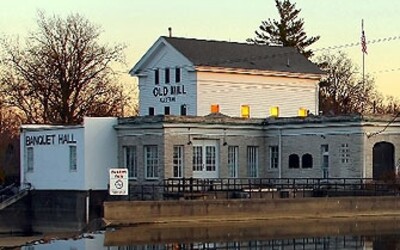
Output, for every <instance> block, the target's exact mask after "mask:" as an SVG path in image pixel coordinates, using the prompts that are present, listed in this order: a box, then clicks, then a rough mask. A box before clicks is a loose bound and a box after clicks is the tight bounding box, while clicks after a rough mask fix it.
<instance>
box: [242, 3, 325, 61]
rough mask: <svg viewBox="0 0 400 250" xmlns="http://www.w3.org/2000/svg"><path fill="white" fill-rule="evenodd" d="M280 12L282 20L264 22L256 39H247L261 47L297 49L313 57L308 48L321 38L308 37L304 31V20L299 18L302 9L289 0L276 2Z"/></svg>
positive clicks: (257, 32)
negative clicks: (275, 46)
mask: <svg viewBox="0 0 400 250" xmlns="http://www.w3.org/2000/svg"><path fill="white" fill-rule="evenodd" d="M275 3H276V7H277V9H278V12H279V16H280V20H275V19H274V20H271V19H268V20H267V21H262V23H261V25H260V27H259V28H260V30H256V31H255V33H256V37H255V38H249V39H247V41H248V42H252V43H255V44H259V45H282V46H285V47H295V48H297V50H298V51H299V52H300V53H302V54H303V55H304V56H306V57H307V58H309V57H310V56H312V55H313V53H312V51H311V50H306V48H307V47H308V46H310V45H311V44H313V43H315V42H316V41H318V39H319V36H315V37H307V35H306V32H305V31H304V20H303V19H302V18H299V17H298V15H299V13H300V11H301V10H300V9H296V4H292V3H290V1H289V0H284V1H283V2H282V1H280V0H275Z"/></svg>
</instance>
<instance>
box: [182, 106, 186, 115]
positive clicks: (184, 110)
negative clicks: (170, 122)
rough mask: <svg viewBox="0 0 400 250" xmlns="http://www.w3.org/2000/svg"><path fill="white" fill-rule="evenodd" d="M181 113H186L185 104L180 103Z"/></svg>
mask: <svg viewBox="0 0 400 250" xmlns="http://www.w3.org/2000/svg"><path fill="white" fill-rule="evenodd" d="M181 115H187V108H186V104H183V105H181Z"/></svg>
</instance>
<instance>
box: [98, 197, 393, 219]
mask: <svg viewBox="0 0 400 250" xmlns="http://www.w3.org/2000/svg"><path fill="white" fill-rule="evenodd" d="M399 208H400V198H399V197H340V198H303V199H276V200H263V199H249V200H244V199H243V200H182V201H136V202H135V201H118V202H105V203H104V219H105V220H106V222H108V223H109V224H110V225H131V224H140V223H157V222H184V221H188V222H189V221H230V220H258V219H290V218H332V217H354V216H381V215H400V210H399Z"/></svg>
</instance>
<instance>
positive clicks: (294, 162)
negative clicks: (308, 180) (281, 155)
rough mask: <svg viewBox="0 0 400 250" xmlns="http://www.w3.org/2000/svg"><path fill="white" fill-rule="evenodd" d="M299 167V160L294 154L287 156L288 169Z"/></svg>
mask: <svg viewBox="0 0 400 250" xmlns="http://www.w3.org/2000/svg"><path fill="white" fill-rule="evenodd" d="M299 167H300V159H299V156H298V155H296V154H291V155H289V168H299Z"/></svg>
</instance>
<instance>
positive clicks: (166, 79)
mask: <svg viewBox="0 0 400 250" xmlns="http://www.w3.org/2000/svg"><path fill="white" fill-rule="evenodd" d="M165 83H169V68H166V69H165Z"/></svg>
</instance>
